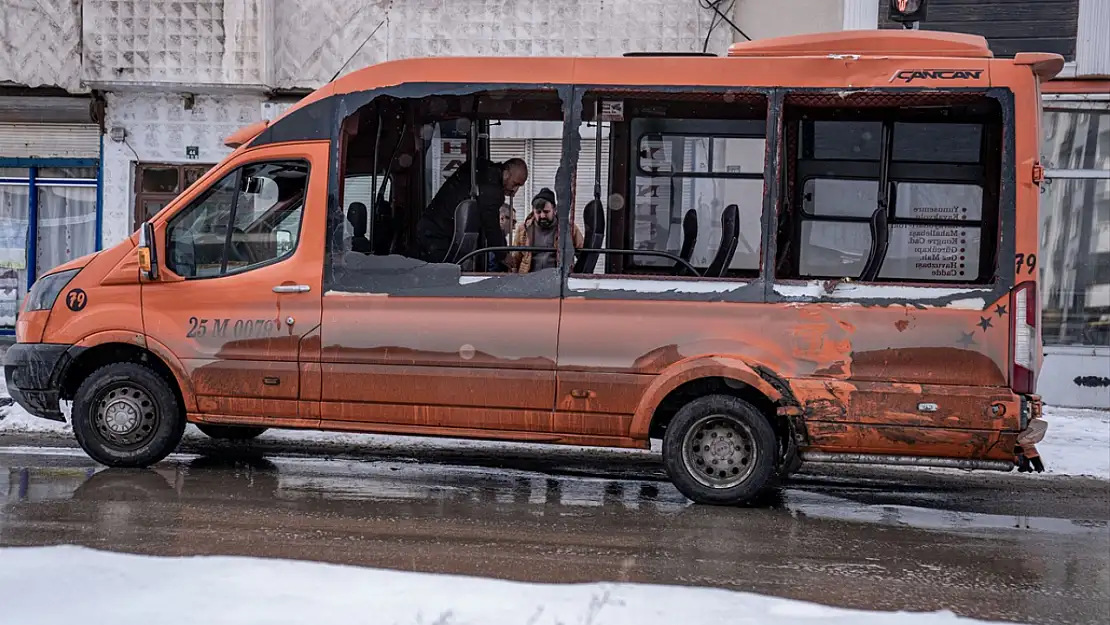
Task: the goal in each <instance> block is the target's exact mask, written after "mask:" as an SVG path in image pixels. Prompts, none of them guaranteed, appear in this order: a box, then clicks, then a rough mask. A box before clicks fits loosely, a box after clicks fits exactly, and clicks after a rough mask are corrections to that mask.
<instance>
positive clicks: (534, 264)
mask: <svg viewBox="0 0 1110 625" xmlns="http://www.w3.org/2000/svg"><path fill="white" fill-rule="evenodd" d="M570 228H571V237H572V240H573V242H574V249H576V250H577V249H581V248H582V246H583V245H584V244H585V237H583V236H582V231H581V230H580V229H579V228H578V226H577V225H575V224H574V223H573V222H571V224H570ZM513 245H514V246H523V247H531V246H535V247H551V248H555V250H558V249H559V219H558V211H557V210H556V209H555V192H554V191H552V190H551V189H548V188H547V187H544V188H542V189H540V192H539V193H537V194H536V197H534V198H532V212H530V213H529V214H528V217H526V218H525V219H524V222H523V223H521V224H519V225H517V227H516V233H515V234H514V235H513ZM557 258H558V256H557V253H556V252H555V251H551V252H524V251H518V252H510V253H509V256H508V259H507V261H508V265H509V271H512V272H514V273H529V272H532V271H542V270H544V269H552V268H554V267H556V266H557V260H556V259H557Z"/></svg>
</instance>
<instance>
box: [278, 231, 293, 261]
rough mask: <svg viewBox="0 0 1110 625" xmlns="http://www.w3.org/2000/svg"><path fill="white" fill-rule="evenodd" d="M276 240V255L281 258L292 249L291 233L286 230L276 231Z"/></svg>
mask: <svg viewBox="0 0 1110 625" xmlns="http://www.w3.org/2000/svg"><path fill="white" fill-rule="evenodd" d="M274 235H275V238H276V239H277V253H278V256H281V255H283V254H285V253H287V252H289V251H290V250H292V249H293V233H292V232H289V231H288V230H277V231H276V232H275V233H274Z"/></svg>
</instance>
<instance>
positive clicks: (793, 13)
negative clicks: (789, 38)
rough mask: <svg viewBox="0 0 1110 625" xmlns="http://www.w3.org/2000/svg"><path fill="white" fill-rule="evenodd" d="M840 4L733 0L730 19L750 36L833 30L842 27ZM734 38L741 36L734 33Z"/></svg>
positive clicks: (834, 1)
mask: <svg viewBox="0 0 1110 625" xmlns="http://www.w3.org/2000/svg"><path fill="white" fill-rule="evenodd" d="M852 1H853V0H847V2H852ZM726 4H727V2H726ZM844 5H845V1H844V0H774V1H773V2H768V1H767V0H736V5H735V7H734V10H733V21H734V22H736V25H737V26H738V27H739V28H740V30H743V31H744V33H745V34H747V35H748V36H749V37H751V38H752V39H766V38H768V37H782V36H786V35H800V34H803V33H816V32H825V31H836V30H841V29H842V28H843V24H844ZM725 26H726V27H727V24H726V25H725ZM735 41H744V38H743V37H742V36H740V35H736V38H735Z"/></svg>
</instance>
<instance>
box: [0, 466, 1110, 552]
mask: <svg viewBox="0 0 1110 625" xmlns="http://www.w3.org/2000/svg"><path fill="white" fill-rule="evenodd" d="M39 451H41V450H31V449H26V450H22V449H20V450H16V449H12V448H7V449H4V453H5V455H9V456H20V455H26V456H33V455H40V456H46V455H49V456H53V457H55V458H56V457H58V456H70V457H73V458H74V459H82V460H80V461H77V462H74V463H72V464H74V465H76V466H50V467H40V468H30V469H28V468H16V467H14V466H9V467H3V466H0V504H3V503H4V502H5V501H6V502H8V503H14V502H16V501H46V500H59V499H68V498H71V497H76V496H79V495H81V492H82V491H84V493H85V494H84V496H92V497H94V498H97V499H102V500H111V499H112V498H114V497H117V496H119V495H118V493H122V492H124V491H127V490H134V489H142V488H146V489H148V490H149V489H153V490H151V492H154V491H155V490H161V489H165V491H166V492H165V493H164V495H165V496H170V497H178V498H181V499H183V500H187V499H190V498H192V497H195V496H198V495H196V493H203V494H204V497H205V498H210V499H222V498H229V497H230V498H243V499H248V500H253V501H256V502H263V501H273V500H284V501H290V502H292V501H306V500H321V501H333V502H343V501H346V502H356V501H368V502H373V501H381V502H386V501H393V502H398V503H402V502H413V503H418V502H424V503H433V504H435V505H443V504H448V505H454V506H455V512H457V513H460V514H469V513H472V512H474V509H475V507H477V508H481V507H483V506H496V507H498V508H499V509H500V510H501V511H503V512H509V511H511V510H514V509H515V510H517V511H518V512H524V513H537V514H551V513H552V512H555V511H553V510H552V509H551V507H552V506H554V507H555V508H556V510H557V513H558V514H561V515H571V516H579V515H591V514H595V512H594V511H593V510H591V509H605V510H609V511H619V512H621V513H633V514H644V513H648V514H664V515H669V514H673V513H676V512H680V511H682V510H686V509H690V507H691V506H693V504H691V503H690V502H689V501H688V500H687V499H686V498H685V497H683V496H682V495H681V494H680V493H679V492H678V491H677V490H676V489H675V488H674V486H672V485H671V484H669V483H667V482H665V481H649V480H626V479H614V478H611V477H604V476H597V477H594V476H585V475H583V476H579V475H573V476H567V475H557V476H556V475H550V474H546V473H544V472H539V471H528V470H521V469H509V468H504V469H500V468H486V467H474V466H464V465H444V464H420V463H415V462H397V461H370V462H367V461H357V460H329V459H324V458H319V459H316V458H291V457H278V456H266V457H261V456H251V457H241V456H238V457H237V456H198V455H195V454H181V453H177V454H172V455H171V456H170V457H169V458H168V459H167V462H165V463H161V464H160V465H159V466H158V467H156V468H155V469H154V470H151V471H137V472H136V471H132V472H128V471H125V470H105V469H103V468H101V467H95V468H94V467H93V465H90V464H88V463H87V459H85V457H84V455H83V453H82V452H81V451H80V450H69V449H67V450H60V449H59V450H51V451H50V452H47V453H46V454H43V453H36V452H39ZM64 464H71V463H69V462H65V463H64ZM152 478H158V479H157V480H153V479H152ZM155 481H157V482H158V483H157V484H155V483H154V482H155ZM163 483H164V485H163ZM106 485H108V486H106ZM121 489H122V490H121ZM174 491H176V494H174ZM92 493H96V494H92ZM936 495H937V493H930V494H928V496H926V495H924V494H923V498H922V499H923V501H924V502H925V503H926V504H927V505H928V504H932V503H937V504H940V503H941V502H940V501H939V500H938V498H937V497H936ZM158 496H159V497H161V496H163V494H159V495H158ZM999 496H1000V497H1001V496H1004V494H1003V493H1000V494H999ZM435 502H438V503H437V504H436V503H435ZM752 508H755V509H758V510H762V511H763V512H764V513H770V514H774V513H776V511H778V513H782V514H789V515H791V516H795V517H799V516H804V517H806V518H810V519H823V520H829V521H848V522H857V523H870V524H878V525H889V526H897V527H911V528H918V529H926V530H940V531H956V532H979V531H983V532H989V531H994V532H998V531H1007V530H1009V531H1034V532H1047V533H1053V534H1096V535H1106V534H1107V532H1108V529H1110V523H1108V522H1107V521H1097V520H1070V519H1059V518H1049V517H1038V516H1026V515H1021V516H1016V515H999V514H986V513H977V512H958V511H952V510H945V509H943V508H940V507H926V506H913V505H888V504H868V503H861V502H859V501H856V500H853V499H849V498H845V497H839V496H833V495H828V494H824V493H819V492H814V491H813V490H812V489H798V488H786V489H783V490H775V491H770V492H768V493H767V494H766V496H765V497H763V498H762V500H761V501H760V502H757V503H756V504H755V505H753V506H752ZM695 509H697V508H695ZM699 513H703V514H706V515H712V516H719V515H721V514H730V513H735V514H738V515H741V516H742V515H744V514H746V512H745V511H744V510H743V509H735V510H727V509H725V510H722V509H714V508H710V507H706V508H702V509H701V510H700V512H699Z"/></svg>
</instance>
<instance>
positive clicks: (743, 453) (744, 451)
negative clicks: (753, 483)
mask: <svg viewBox="0 0 1110 625" xmlns="http://www.w3.org/2000/svg"><path fill="white" fill-rule="evenodd" d="M754 441H755V437H754V436H753V435H752V432H751V430H749V429H748V427H747V426H745V425H743V424H742V423H739V422H737V421H736V420H734V419H732V418H730V417H727V416H725V415H709V416H707V417H702V418H701V419H699V420H698V421H696V422H695V423H694V425H693V426H692V427H690V429H689V430H687V431H686V436H684V437H683V440H682V461H683V464H685V465H686V470H687V471H689V472H690V474H691V475H692V476H694V479H696V480H697V481H698V482H700V483H702V484H703V485H705V486H708V487H710V488H732V487H733V486H736V485H737V484H740V483H742V482H743V481H744V480H746V479H747V478H748V476H749V475H751V473H752V471H754V470H755V462H756V458H757V457H758V456H757V454H758V451H757V450H756V448H755V445H754Z"/></svg>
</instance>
